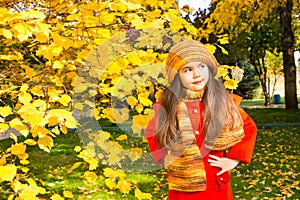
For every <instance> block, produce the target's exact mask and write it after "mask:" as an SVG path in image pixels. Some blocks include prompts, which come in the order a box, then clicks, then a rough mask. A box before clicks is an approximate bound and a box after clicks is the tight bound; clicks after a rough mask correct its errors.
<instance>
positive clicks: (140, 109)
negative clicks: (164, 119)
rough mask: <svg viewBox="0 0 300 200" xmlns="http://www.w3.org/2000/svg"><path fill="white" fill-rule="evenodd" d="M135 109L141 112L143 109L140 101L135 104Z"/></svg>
mask: <svg viewBox="0 0 300 200" xmlns="http://www.w3.org/2000/svg"><path fill="white" fill-rule="evenodd" d="M135 110H136V111H137V112H138V113H141V112H143V110H144V106H143V105H142V104H141V103H139V104H137V105H136V106H135Z"/></svg>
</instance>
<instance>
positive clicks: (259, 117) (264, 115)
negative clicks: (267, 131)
mask: <svg viewBox="0 0 300 200" xmlns="http://www.w3.org/2000/svg"><path fill="white" fill-rule="evenodd" d="M244 110H245V111H246V112H247V113H248V114H249V115H250V116H251V117H252V119H253V120H254V121H255V122H256V123H257V124H284V123H300V110H286V109H284V108H249V107H245V108H244Z"/></svg>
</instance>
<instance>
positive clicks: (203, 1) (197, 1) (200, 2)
mask: <svg viewBox="0 0 300 200" xmlns="http://www.w3.org/2000/svg"><path fill="white" fill-rule="evenodd" d="M210 2H211V0H178V5H179V8H182V6H184V5H186V4H187V5H189V6H190V7H191V8H193V10H195V11H196V10H198V8H201V10H204V9H205V8H208V7H209V4H210Z"/></svg>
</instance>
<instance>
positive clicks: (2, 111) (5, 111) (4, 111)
mask: <svg viewBox="0 0 300 200" xmlns="http://www.w3.org/2000/svg"><path fill="white" fill-rule="evenodd" d="M11 111H12V109H11V107H9V106H4V107H0V115H1V116H2V117H4V118H5V117H7V116H8V115H10V114H11Z"/></svg>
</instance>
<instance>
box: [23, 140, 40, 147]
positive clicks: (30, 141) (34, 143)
mask: <svg viewBox="0 0 300 200" xmlns="http://www.w3.org/2000/svg"><path fill="white" fill-rule="evenodd" d="M24 143H25V144H28V145H30V146H34V145H36V144H37V142H36V141H35V140H33V139H26V140H25V141H24Z"/></svg>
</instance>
